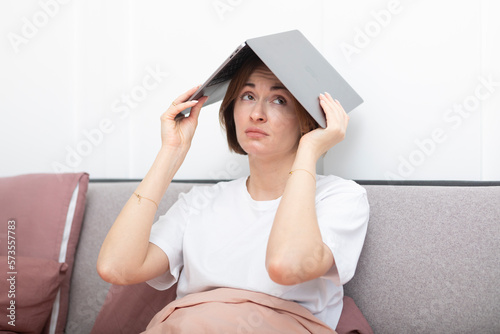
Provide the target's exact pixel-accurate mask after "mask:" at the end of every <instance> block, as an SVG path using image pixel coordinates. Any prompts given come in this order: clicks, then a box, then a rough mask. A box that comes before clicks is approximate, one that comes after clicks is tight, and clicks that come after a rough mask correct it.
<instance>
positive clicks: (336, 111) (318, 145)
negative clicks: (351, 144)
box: [299, 93, 349, 159]
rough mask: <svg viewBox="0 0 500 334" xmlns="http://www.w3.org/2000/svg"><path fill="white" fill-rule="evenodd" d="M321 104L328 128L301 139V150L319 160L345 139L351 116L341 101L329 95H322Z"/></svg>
mask: <svg viewBox="0 0 500 334" xmlns="http://www.w3.org/2000/svg"><path fill="white" fill-rule="evenodd" d="M319 103H320V105H321V108H323V111H324V112H325V117H326V128H324V129H323V128H321V127H320V128H317V129H315V130H313V131H311V132H309V133H307V134H305V135H304V136H302V138H301V139H300V143H299V150H301V149H305V150H307V151H308V152H310V153H312V154H314V156H315V157H316V159H319V157H321V156H322V155H323V154H325V153H326V152H327V151H328V150H329V149H330V148H332V147H333V146H335V145H337V144H338V143H340V142H341V141H342V140H344V138H345V134H346V130H347V124H348V123H349V116H348V115H347V113H346V112H345V111H344V108H342V105H341V104H340V102H339V101H337V100H334V99H333V97H332V96H331V95H330V94H328V93H325V94H320V96H319Z"/></svg>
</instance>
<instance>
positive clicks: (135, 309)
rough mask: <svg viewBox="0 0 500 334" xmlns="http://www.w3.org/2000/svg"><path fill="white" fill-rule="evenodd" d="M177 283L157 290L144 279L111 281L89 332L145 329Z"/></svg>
mask: <svg viewBox="0 0 500 334" xmlns="http://www.w3.org/2000/svg"><path fill="white" fill-rule="evenodd" d="M176 289H177V284H176V285H174V286H172V287H171V288H170V289H168V290H164V291H158V290H156V289H154V288H152V287H150V286H149V285H148V284H147V283H140V284H134V285H125V286H122V285H112V286H111V288H110V289H109V291H108V294H107V296H106V300H105V301H104V304H103V306H102V308H101V311H100V312H99V314H98V315H97V319H96V321H95V323H94V327H93V328H92V332H91V334H101V333H102V334H108V333H121V334H127V333H130V334H136V333H140V332H142V331H144V330H146V327H147V326H148V324H149V322H150V321H151V319H153V317H154V316H155V315H156V313H158V312H160V311H161V309H163V308H164V307H165V306H166V305H167V304H168V303H170V302H171V301H172V300H174V299H175V296H176Z"/></svg>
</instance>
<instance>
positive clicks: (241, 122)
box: [234, 68, 300, 156]
mask: <svg viewBox="0 0 500 334" xmlns="http://www.w3.org/2000/svg"><path fill="white" fill-rule="evenodd" d="M234 122H235V126H236V136H237V139H238V143H239V144H240V146H241V147H242V148H243V150H244V151H245V152H247V153H248V155H249V156H252V155H260V156H266V155H269V156H272V155H274V156H279V155H282V154H291V153H295V152H296V150H297V147H298V143H299V138H300V125H299V121H298V118H297V115H296V112H295V106H294V104H293V100H292V95H291V94H290V92H289V91H288V90H287V89H286V88H285V87H284V86H283V84H282V83H281V82H280V81H279V80H278V78H276V76H275V75H274V74H273V73H272V72H270V71H269V70H267V69H266V68H257V69H256V70H254V72H253V73H252V74H251V75H250V77H249V78H248V80H247V82H246V84H245V85H244V86H243V88H242V89H241V91H240V92H239V94H238V97H237V98H236V100H235V105H234Z"/></svg>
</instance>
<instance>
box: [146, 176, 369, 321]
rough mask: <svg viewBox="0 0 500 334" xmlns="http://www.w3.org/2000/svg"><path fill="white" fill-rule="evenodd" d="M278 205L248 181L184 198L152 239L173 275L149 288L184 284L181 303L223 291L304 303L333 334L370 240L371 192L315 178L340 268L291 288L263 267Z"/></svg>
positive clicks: (324, 227)
mask: <svg viewBox="0 0 500 334" xmlns="http://www.w3.org/2000/svg"><path fill="white" fill-rule="evenodd" d="M280 200H281V198H278V199H275V200H271V201H255V200H253V199H252V198H251V196H250V194H249V193H248V191H247V188H246V177H243V178H240V179H237V180H234V181H230V182H221V183H218V184H215V185H208V186H195V187H193V188H192V189H191V190H190V191H189V192H188V193H187V194H180V195H179V200H178V201H177V202H176V203H175V204H174V205H173V206H172V207H171V208H170V210H169V211H168V212H167V213H166V214H165V215H164V216H161V217H160V219H159V220H158V221H157V222H156V223H155V224H153V227H152V230H151V236H150V241H151V242H152V243H154V244H155V245H157V246H158V247H160V248H161V249H162V250H163V251H164V252H165V254H166V255H167V256H168V259H169V262H170V272H167V273H165V274H163V275H162V276H160V277H157V278H155V279H153V280H150V281H148V284H149V285H151V286H152V287H154V288H156V289H158V290H164V289H167V288H169V287H171V286H172V285H173V284H174V283H175V282H176V281H178V286H177V298H182V297H184V296H186V295H187V294H190V293H195V292H201V291H206V290H211V289H214V288H218V287H229V288H239V289H246V290H251V291H257V292H263V293H267V294H270V295H273V296H277V297H280V298H283V299H287V300H293V301H295V302H297V303H299V304H301V305H302V306H304V307H305V308H307V309H308V310H309V311H311V312H312V313H313V314H314V315H315V316H316V317H318V318H319V319H320V320H322V321H323V322H325V323H326V324H328V325H329V326H330V327H332V328H333V329H335V328H336V327H337V323H338V320H339V318H340V313H341V312H342V306H343V304H342V298H343V295H344V291H343V288H342V285H343V284H345V283H347V282H348V281H349V280H350V279H351V278H352V277H353V275H354V271H355V268H356V264H357V262H358V258H359V255H360V253H361V248H362V246H363V242H364V239H365V235H366V229H367V224H368V215H369V205H368V200H367V197H366V191H365V189H364V188H363V187H361V186H359V185H358V184H356V183H355V182H353V181H347V180H344V179H341V178H339V177H336V176H333V175H330V176H322V175H317V184H316V211H317V218H318V223H319V227H320V230H321V235H322V237H323V241H324V243H325V244H326V245H327V246H328V247H330V249H331V250H332V253H333V256H334V259H335V264H336V265H335V266H333V267H332V269H330V271H329V272H328V273H327V274H326V275H325V276H322V277H319V278H317V279H314V280H311V281H308V282H304V283H301V284H297V285H292V286H285V285H279V284H277V283H275V282H273V281H272V280H271V279H270V278H269V275H268V273H267V271H266V267H265V259H266V248H267V241H268V238H269V233H270V231H271V227H272V224H273V220H274V216H275V214H276V210H277V209H278V205H279V203H280Z"/></svg>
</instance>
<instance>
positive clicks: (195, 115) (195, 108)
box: [189, 96, 208, 120]
mask: <svg viewBox="0 0 500 334" xmlns="http://www.w3.org/2000/svg"><path fill="white" fill-rule="evenodd" d="M207 100H208V96H203V97H201V98H200V99H199V100H198V103H196V104H195V105H194V106H193V107H191V113H190V114H189V118H194V119H196V120H197V119H198V116H199V115H200V110H201V108H202V107H203V104H204V103H205V102H206V101H207Z"/></svg>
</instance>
